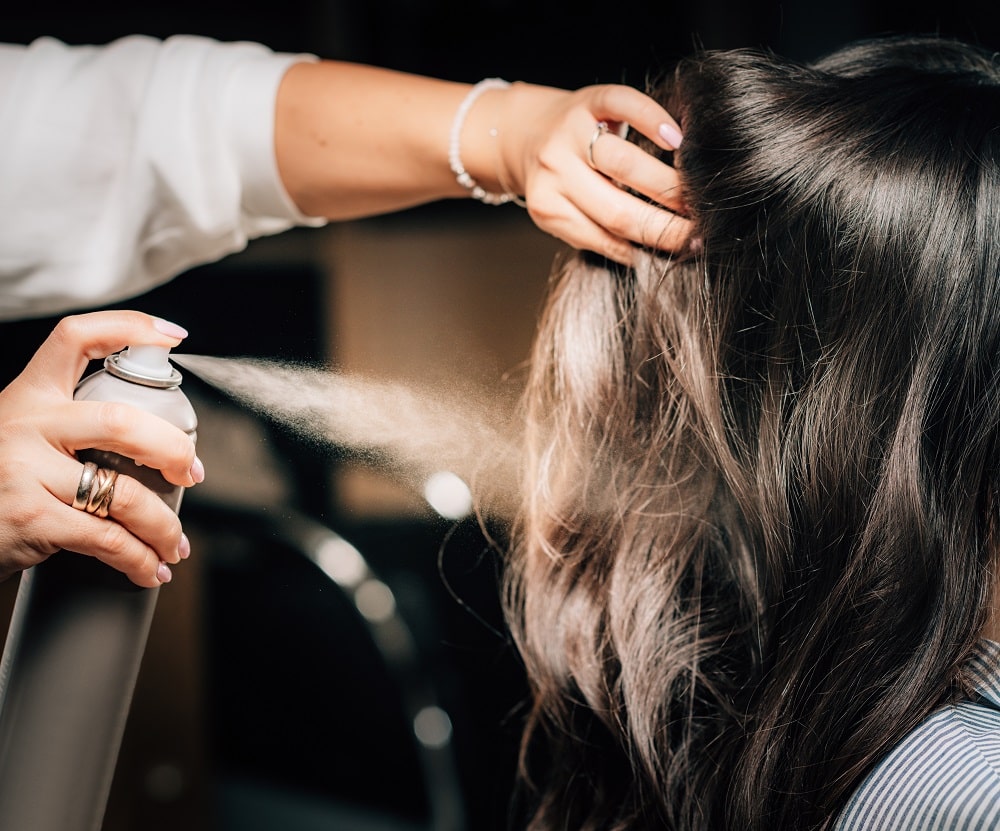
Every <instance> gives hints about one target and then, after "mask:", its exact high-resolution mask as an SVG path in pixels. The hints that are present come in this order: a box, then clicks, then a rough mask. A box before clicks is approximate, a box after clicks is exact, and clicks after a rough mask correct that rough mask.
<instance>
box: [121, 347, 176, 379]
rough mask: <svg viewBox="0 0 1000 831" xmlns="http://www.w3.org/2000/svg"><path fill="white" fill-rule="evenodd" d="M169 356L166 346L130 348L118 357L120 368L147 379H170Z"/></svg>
mask: <svg viewBox="0 0 1000 831" xmlns="http://www.w3.org/2000/svg"><path fill="white" fill-rule="evenodd" d="M169 354H170V349H169V348H168V347H166V346H130V347H128V348H127V349H125V350H124V351H123V352H121V353H120V354H119V355H118V366H120V367H121V368H122V369H124V370H125V371H126V372H134V373H135V374H136V375H143V376H145V377H146V378H169V377H170V371H171V369H172V367H171V366H170V361H169V360H167V356H168V355H169Z"/></svg>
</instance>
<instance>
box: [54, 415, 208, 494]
mask: <svg viewBox="0 0 1000 831" xmlns="http://www.w3.org/2000/svg"><path fill="white" fill-rule="evenodd" d="M40 429H41V430H42V431H43V432H44V433H45V435H47V436H50V437H58V439H56V438H53V439H52V441H53V443H54V444H58V446H60V448H61V449H62V450H63V451H64V452H65V453H66V454H67V455H68V456H72V455H74V454H75V453H76V452H77V451H79V450H85V449H90V448H96V449H98V450H107V451H109V452H111V453H118V454H119V455H121V456H127V457H128V458H130V459H134V460H135V461H136V462H137V463H138V464H140V465H143V466H145V467H150V468H154V469H155V470H159V471H160V473H162V474H163V478H164V479H166V480H167V481H168V482H171V483H172V484H174V485H181V486H182V487H190V486H191V485H194V484H196V483H197V482H199V481H201V479H200V478H199V475H198V473H197V471H196V468H197V466H198V465H199V464H200V462H198V461H197V456H196V454H195V445H194V441H192V439H191V437H190V436H189V435H187V434H186V433H185V432H184V431H183V430H181V429H179V428H178V427H175V426H174V425H173V424H170V423H169V422H168V421H165V420H164V419H162V418H160V417H159V416H157V415H155V414H153V413H149V412H146V411H145V410H140V409H138V408H137V407H133V406H131V405H129V404H123V403H120V402H116V401H67V402H65V403H63V404H61V405H60V406H57V407H54V408H52V409H51V410H50V411H49V412H48V413H46V414H45V415H44V416H43V423H42V425H41V428H40Z"/></svg>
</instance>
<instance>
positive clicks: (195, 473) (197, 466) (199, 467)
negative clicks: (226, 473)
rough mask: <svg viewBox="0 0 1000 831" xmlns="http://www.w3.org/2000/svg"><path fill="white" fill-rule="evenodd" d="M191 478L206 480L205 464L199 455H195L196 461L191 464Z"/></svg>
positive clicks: (196, 480)
mask: <svg viewBox="0 0 1000 831" xmlns="http://www.w3.org/2000/svg"><path fill="white" fill-rule="evenodd" d="M191 478H192V479H194V481H195V482H198V483H201V482H204V481H205V465H203V464H202V463H201V459H199V458H198V457H197V456H195V457H194V462H192V464H191Z"/></svg>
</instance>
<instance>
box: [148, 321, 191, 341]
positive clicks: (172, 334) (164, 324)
mask: <svg viewBox="0 0 1000 831" xmlns="http://www.w3.org/2000/svg"><path fill="white" fill-rule="evenodd" d="M153 326H154V327H155V328H156V331H157V332H159V333H160V334H161V335H166V336H167V337H168V338H180V339H181V340H183V339H184V338H186V337H187V336H188V332H187V329H185V328H184V327H183V326H178V325H177V324H176V323H171V322H170V321H169V320H164V319H163V318H162V317H157V318H154V319H153Z"/></svg>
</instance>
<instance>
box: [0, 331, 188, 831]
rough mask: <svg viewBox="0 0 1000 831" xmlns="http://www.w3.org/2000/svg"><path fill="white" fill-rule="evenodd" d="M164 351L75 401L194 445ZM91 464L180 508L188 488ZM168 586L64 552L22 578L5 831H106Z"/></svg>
mask: <svg viewBox="0 0 1000 831" xmlns="http://www.w3.org/2000/svg"><path fill="white" fill-rule="evenodd" d="M168 355H169V350H168V349H166V348H165V347H159V346H142V345H139V346H130V347H129V348H127V349H125V350H123V351H122V352H120V353H117V354H115V355H111V356H109V357H108V358H107V359H106V360H105V362H104V369H102V370H99V371H97V372H95V373H93V374H92V375H90V376H88V377H87V378H85V379H84V380H83V381H81V382H80V384H79V385H78V386H77V388H76V392H75V394H74V398H76V399H77V400H89V401H118V402H124V403H127V404H130V405H132V406H134V407H137V408H139V409H142V410H146V411H148V412H151V413H153V414H155V415H158V416H160V417H161V418H163V419H165V420H166V421H168V422H170V423H171V424H173V425H175V426H176V427H179V428H180V429H181V430H183V431H184V432H186V433H187V434H188V435H190V436H191V437H192V439H194V438H195V436H196V430H197V417H196V416H195V412H194V408H193V407H192V406H191V402H190V401H189V400H188V398H187V396H186V395H184V393H183V392H182V391H181V389H180V384H181V380H182V377H181V374H180V372H178V370H177V369H175V368H174V367H173V366H172V365H171V364H170V362H169V360H168ZM78 456H79V459H80V461H81V462H87V461H92V462H94V463H96V464H97V466H98V467H99V468H107V469H111V470H116V471H118V472H119V473H123V474H127V475H128V476H131V477H134V478H135V479H137V480H138V481H139V482H141V483H142V484H143V485H144V486H146V487H147V488H149V489H150V490H152V491H154V492H155V493H156V494H158V495H159V496H160V498H161V499H162V500H163V501H164V502H165V503H166V504H167V505H168V506H169V507H170V508H171V509H173V510H174V511H177V510H178V509H179V507H180V503H181V498H182V496H183V491H184V489H183V488H181V487H179V486H176V485H172V484H171V483H169V482H167V481H166V480H165V479H164V478H163V477H162V476H161V475H160V473H159V471H157V470H153V469H150V468H147V467H143V466H141V465H138V464H136V463H135V462H134V461H133V460H131V459H128V458H125V457H124V456H120V455H118V454H115V453H110V452H107V451H103V450H88V451H84V452H81V453H79V454H78ZM158 592H159V589H143V588H139V587H138V586H136V585H135V584H134V583H132V582H131V581H130V580H129V579H128V578H127V577H126V576H125V575H124V574H122V573H121V572H118V571H115V570H114V569H112V568H111V567H109V566H107V565H105V564H104V563H102V562H100V561H98V560H95V559H93V558H91V557H85V556H81V555H78V554H73V553H69V552H65V551H59V552H57V553H56V554H53V555H52V556H51V557H50V558H49V559H48V560H46V561H45V562H43V563H40V564H39V565H37V566H34V567H33V568H31V569H28V570H27V571H26V572H24V574H23V575H22V577H21V584H20V587H19V589H18V595H17V600H16V601H15V604H14V612H13V615H12V618H11V625H10V629H9V632H8V636H7V642H6V644H5V647H4V652H3V659H2V662H0V828H2V829H7V828H10V829H15V828H24V829H28V828H30V829H32V831H99V829H100V827H101V824H102V821H103V817H104V811H105V807H106V804H107V799H108V794H109V792H110V790H111V781H112V778H113V775H114V769H115V763H116V761H117V757H118V750H119V747H120V745H121V739H122V735H123V733H124V730H125V722H126V718H127V716H128V711H129V705H130V704H131V701H132V694H133V691H134V689H135V682H136V678H137V676H138V673H139V665H140V663H141V660H142V655H143V652H144V650H145V646H146V639H147V636H148V634H149V626H150V623H151V621H152V617H153V612H154V610H155V607H156V598H157V595H158Z"/></svg>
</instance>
